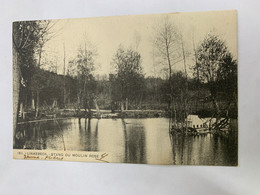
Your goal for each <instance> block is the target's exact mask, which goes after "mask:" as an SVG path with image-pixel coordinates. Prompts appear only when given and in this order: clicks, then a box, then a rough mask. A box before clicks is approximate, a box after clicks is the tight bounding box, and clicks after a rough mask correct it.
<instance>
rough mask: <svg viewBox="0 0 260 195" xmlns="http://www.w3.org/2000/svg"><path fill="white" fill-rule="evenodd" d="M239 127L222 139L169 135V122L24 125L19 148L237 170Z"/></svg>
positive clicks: (70, 121)
mask: <svg viewBox="0 0 260 195" xmlns="http://www.w3.org/2000/svg"><path fill="white" fill-rule="evenodd" d="M235 123H237V122H235ZM234 126H235V127H233V130H232V131H230V132H229V133H227V134H225V135H222V136H220V135H213V134H206V135H197V136H191V135H171V134H169V119H167V118H147V119H81V120H79V119H78V118H68V119H59V120H48V121H42V122H33V123H26V124H19V125H18V132H20V139H19V140H18V141H17V142H16V143H17V144H16V146H15V148H16V149H19V148H21V149H35V150H46V149H47V150H67V151H100V152H107V153H111V154H113V162H119V163H148V164H176V165H229V166H233V165H237V125H234Z"/></svg>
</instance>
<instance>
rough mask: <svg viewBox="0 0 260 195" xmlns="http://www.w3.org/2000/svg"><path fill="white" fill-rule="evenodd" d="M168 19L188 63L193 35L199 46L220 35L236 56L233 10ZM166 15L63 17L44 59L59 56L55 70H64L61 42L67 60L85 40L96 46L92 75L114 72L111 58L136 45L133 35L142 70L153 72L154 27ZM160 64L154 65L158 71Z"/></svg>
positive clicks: (180, 14)
mask: <svg viewBox="0 0 260 195" xmlns="http://www.w3.org/2000/svg"><path fill="white" fill-rule="evenodd" d="M167 15H168V17H169V20H170V21H172V22H173V23H174V25H175V26H177V27H178V29H179V31H181V32H182V34H183V38H184V46H185V50H186V51H187V52H190V53H191V55H189V57H188V60H187V64H188V66H189V67H191V66H192V65H193V63H194V62H193V60H192V57H193V56H192V50H193V47H192V37H193V36H194V42H195V45H196V46H198V45H199V44H200V43H201V41H202V40H203V38H204V37H205V36H206V35H207V34H208V33H214V34H217V35H219V36H220V37H221V38H222V39H223V40H224V41H225V42H226V44H227V46H228V48H229V50H230V51H231V53H232V54H233V56H234V57H235V58H237V21H236V12H235V11H214V12H193V13H178V14H167ZM164 18H165V15H162V14H157V15H137V16H112V17H111V16H110V17H100V18H84V19H63V20H59V21H58V22H57V23H56V25H55V26H54V28H53V31H57V32H58V33H57V36H56V37H54V38H53V39H51V40H50V41H49V42H47V43H46V45H45V47H44V51H45V54H44V57H45V58H55V57H57V59H58V63H57V65H58V73H62V71H63V56H64V46H63V45H64V44H65V52H66V55H65V56H66V62H68V61H69V60H71V59H73V58H74V57H75V56H76V54H77V50H78V48H79V46H80V45H82V44H84V40H85V39H87V40H88V41H90V42H91V43H92V44H93V45H95V47H96V49H97V52H98V56H97V57H96V64H97V66H96V70H95V74H100V75H103V74H109V73H111V72H112V71H113V67H112V66H111V61H112V59H113V55H114V54H115V52H116V50H117V48H118V47H119V45H122V46H124V47H135V45H136V44H135V42H136V41H135V40H136V37H140V42H139V47H138V51H139V52H140V54H141V57H142V67H143V72H144V73H145V75H146V76H152V75H153V74H154V71H153V70H154V65H153V57H152V54H151V53H152V51H153V49H154V46H153V44H152V40H153V36H154V32H155V27H156V26H157V25H158V24H160V23H161V22H162V21H163V19H164ZM66 65H67V63H66ZM155 65H156V64H155ZM162 68H163V67H162V66H160V67H158V66H157V67H156V70H157V73H159V71H160V70H161V69H162ZM173 70H183V62H180V63H178V64H176V65H174V66H173Z"/></svg>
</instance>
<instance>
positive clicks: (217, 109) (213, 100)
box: [212, 98, 220, 124]
mask: <svg viewBox="0 0 260 195" xmlns="http://www.w3.org/2000/svg"><path fill="white" fill-rule="evenodd" d="M212 102H213V106H214V108H215V111H216V124H218V121H219V119H220V110H219V105H218V102H217V100H216V99H215V98H212Z"/></svg>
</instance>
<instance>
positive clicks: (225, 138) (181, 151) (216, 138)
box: [170, 131, 237, 165]
mask: <svg viewBox="0 0 260 195" xmlns="http://www.w3.org/2000/svg"><path fill="white" fill-rule="evenodd" d="M170 140H171V145H172V154H173V164H176V165H236V164H237V137H236V132H232V131H231V132H229V133H228V134H227V135H213V134H207V135H197V136H191V135H185V134H172V135H171V134H170Z"/></svg>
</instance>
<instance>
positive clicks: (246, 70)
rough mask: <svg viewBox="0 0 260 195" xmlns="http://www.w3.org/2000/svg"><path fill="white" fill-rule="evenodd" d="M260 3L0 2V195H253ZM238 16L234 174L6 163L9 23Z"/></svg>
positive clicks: (259, 134) (258, 157)
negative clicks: (220, 12) (181, 15)
mask: <svg viewBox="0 0 260 195" xmlns="http://www.w3.org/2000/svg"><path fill="white" fill-rule="evenodd" d="M259 7H260V3H258V1H254V0H229V1H226V0H211V1H210V0H208V1H205V0H197V1H194V0H190V1H188V0H142V1H140V0H131V1H130V0H129V1H122V0H111V1H108V0H103V1H101V0H95V1H84V0H74V1H65V0H64V1H62V0H57V1H53V0H38V1H33V0H9V1H3V0H1V2H0V14H1V17H0V34H1V36H0V39H1V41H0V56H1V60H0V64H1V69H0V89H1V90H0V93H1V95H0V102H1V106H0V108H1V109H0V113H1V115H0V117H1V128H0V194H91V195H92V194H192V195H194V194H200V195H201V194H207V195H208V194H210V195H214V194H216V195H220V194H236V195H240V194H241V195H245V194H250V195H254V194H259V192H260V185H259V181H260V175H259V173H260V168H259V167H260V166H259V165H260V152H259V151H260V141H259V140H260V131H259V127H260V114H259V105H260V104H259V100H260V92H259V91H260V90H259V84H260V77H259V75H260V74H259V73H260V65H259V56H260V43H259V40H260V38H259V35H260V25H259V18H260V14H259V13H260V12H259V11H258V10H257V8H259ZM230 9H237V10H238V29H239V30H238V37H239V41H238V45H239V166H238V167H207V166H201V167H199V166H193V167H192V166H156V165H131V164H102V163H82V162H54V161H33V160H26V161H25V160H14V159H12V94H11V93H12V75H11V71H12V68H11V64H12V61H11V59H12V55H11V52H12V49H11V25H12V23H11V22H12V21H14V20H29V19H55V18H79V17H97V16H114V15H128V14H131V15H134V14H152V13H169V12H184V11H185V12H191V11H210V10H230Z"/></svg>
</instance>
